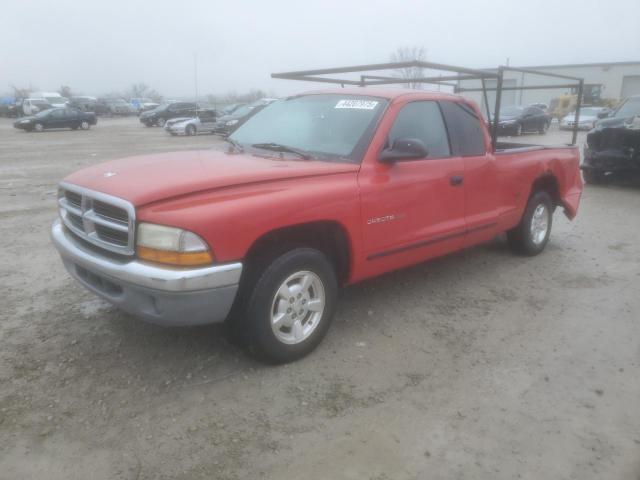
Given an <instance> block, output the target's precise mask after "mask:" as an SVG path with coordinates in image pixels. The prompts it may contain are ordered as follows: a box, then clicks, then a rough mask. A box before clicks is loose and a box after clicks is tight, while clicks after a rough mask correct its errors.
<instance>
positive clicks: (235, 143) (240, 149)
mask: <svg viewBox="0 0 640 480" xmlns="http://www.w3.org/2000/svg"><path fill="white" fill-rule="evenodd" d="M224 141H225V142H227V143H230V144H231V146H233V148H235V149H236V151H237V152H238V153H242V152H244V148H243V147H242V145H241V144H240V143H239V142H238V141H236V140H234V139H233V138H231V137H226V138H225V139H224Z"/></svg>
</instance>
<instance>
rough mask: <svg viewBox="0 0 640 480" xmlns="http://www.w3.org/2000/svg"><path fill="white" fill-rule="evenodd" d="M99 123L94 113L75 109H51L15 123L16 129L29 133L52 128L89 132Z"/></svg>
mask: <svg viewBox="0 0 640 480" xmlns="http://www.w3.org/2000/svg"><path fill="white" fill-rule="evenodd" d="M96 123H97V120H96V115H95V113H92V112H81V111H80V110H76V109H75V108H68V107H65V108H50V109H48V110H44V111H42V112H40V113H38V114H36V115H33V116H30V117H22V118H19V119H18V120H16V121H15V122H14V123H13V126H14V127H15V128H19V129H21V130H26V131H27V132H33V131H35V132H42V131H43V130H46V129H50V128H70V129H72V130H77V129H78V128H81V129H83V130H89V128H91V125H95V124H96Z"/></svg>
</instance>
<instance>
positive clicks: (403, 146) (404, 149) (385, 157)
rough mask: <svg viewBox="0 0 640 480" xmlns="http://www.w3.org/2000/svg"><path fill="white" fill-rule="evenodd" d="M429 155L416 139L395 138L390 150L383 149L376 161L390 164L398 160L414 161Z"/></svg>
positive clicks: (421, 143) (420, 141) (422, 144)
mask: <svg viewBox="0 0 640 480" xmlns="http://www.w3.org/2000/svg"><path fill="white" fill-rule="evenodd" d="M427 155H429V152H428V151H427V147H426V146H425V145H424V143H423V142H422V140H419V139H417V138H397V139H396V140H394V142H393V145H392V146H391V148H385V149H384V150H383V151H382V152H380V156H379V157H378V160H380V161H381V162H384V163H392V162H396V161H399V160H415V159H418V158H424V157H426V156H427Z"/></svg>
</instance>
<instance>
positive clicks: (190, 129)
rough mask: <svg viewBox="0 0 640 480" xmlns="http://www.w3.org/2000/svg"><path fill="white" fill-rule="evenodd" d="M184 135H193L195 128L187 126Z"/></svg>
mask: <svg viewBox="0 0 640 480" xmlns="http://www.w3.org/2000/svg"><path fill="white" fill-rule="evenodd" d="M184 133H186V134H187V135H189V136H192V135H195V134H196V127H195V126H194V125H187V128H186V129H185V131H184Z"/></svg>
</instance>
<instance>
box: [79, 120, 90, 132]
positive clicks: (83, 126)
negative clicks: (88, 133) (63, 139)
mask: <svg viewBox="0 0 640 480" xmlns="http://www.w3.org/2000/svg"><path fill="white" fill-rule="evenodd" d="M80 128H82V130H89V128H91V125H89V122H87V121H84V122H82V123H81V124H80Z"/></svg>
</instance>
